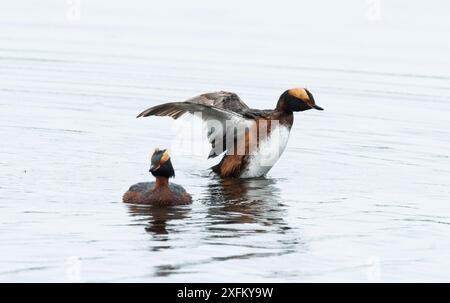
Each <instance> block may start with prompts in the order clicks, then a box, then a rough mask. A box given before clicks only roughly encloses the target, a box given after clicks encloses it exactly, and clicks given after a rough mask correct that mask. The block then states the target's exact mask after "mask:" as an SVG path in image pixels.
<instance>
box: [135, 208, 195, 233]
mask: <svg viewBox="0 0 450 303" xmlns="http://www.w3.org/2000/svg"><path fill="white" fill-rule="evenodd" d="M127 206H128V210H129V213H130V215H131V216H136V217H138V221H143V222H148V225H147V226H146V227H145V230H146V231H147V232H149V233H152V234H156V235H166V234H168V233H169V231H168V230H167V225H168V223H169V221H171V220H181V219H185V218H188V217H189V212H190V210H191V208H190V206H185V205H183V206H169V207H156V206H147V205H133V204H129V205H127Z"/></svg>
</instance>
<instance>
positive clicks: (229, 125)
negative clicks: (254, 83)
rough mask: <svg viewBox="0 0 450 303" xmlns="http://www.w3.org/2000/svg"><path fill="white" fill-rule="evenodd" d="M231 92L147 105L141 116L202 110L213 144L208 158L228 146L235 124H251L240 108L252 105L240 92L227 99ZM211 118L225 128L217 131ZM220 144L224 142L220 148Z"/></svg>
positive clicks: (244, 108)
mask: <svg viewBox="0 0 450 303" xmlns="http://www.w3.org/2000/svg"><path fill="white" fill-rule="evenodd" d="M212 94H214V95H212ZM228 94H230V93H226V92H218V93H210V94H203V95H200V96H198V97H195V98H192V99H190V100H188V101H184V102H171V103H165V104H160V105H156V106H154V107H151V108H149V109H146V110H145V111H143V112H142V113H140V114H139V115H138V116H137V117H138V118H139V117H148V116H169V117H172V118H173V119H178V118H180V117H181V116H183V115H184V114H187V113H190V114H194V113H196V112H201V113H202V119H203V120H204V121H205V122H206V128H207V137H208V141H209V142H210V143H211V146H212V147H211V151H210V153H209V156H208V158H211V157H217V156H218V155H220V154H222V153H223V152H225V150H226V146H225V143H226V142H227V141H226V138H227V136H233V137H234V136H235V128H238V129H239V128H240V127H248V126H249V125H250V124H251V123H252V120H250V119H248V118H247V117H245V116H244V115H243V114H241V113H240V111H245V110H246V109H247V108H248V107H247V105H245V104H244V103H243V102H242V101H240V99H239V97H237V95H236V94H234V95H235V96H236V97H237V98H238V99H235V98H234V97H231V99H224V98H223V96H224V95H227V96H230V95H228ZM231 94H232V93H231ZM207 95H209V97H207ZM227 100H228V101H227ZM230 100H231V101H230ZM231 108H233V109H236V111H233V110H231ZM211 120H215V121H218V122H219V123H220V124H221V127H222V132H217V131H213V129H212V123H211ZM219 145H221V146H220V149H219ZM217 150H218V151H219V152H217Z"/></svg>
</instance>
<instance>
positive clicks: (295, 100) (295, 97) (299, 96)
mask: <svg viewBox="0 0 450 303" xmlns="http://www.w3.org/2000/svg"><path fill="white" fill-rule="evenodd" d="M277 108H282V109H283V110H286V111H293V112H300V111H304V110H308V109H312V108H314V109H317V110H323V108H322V107H320V106H318V105H316V102H315V101H314V97H313V95H312V94H311V92H310V91H309V90H307V89H306V88H293V89H289V90H287V91H285V92H284V93H283V94H282V95H281V96H280V100H279V101H278V105H277Z"/></svg>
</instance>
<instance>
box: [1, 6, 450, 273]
mask: <svg viewBox="0 0 450 303" xmlns="http://www.w3.org/2000/svg"><path fill="white" fill-rule="evenodd" d="M28 2H29V1H25V0H24V1H22V0H20V1H13V2H11V3H3V4H2V5H1V7H2V9H1V10H0V16H1V18H0V20H1V21H0V23H1V26H0V42H1V44H0V108H1V110H0V139H1V142H2V144H1V147H0V171H1V174H0V208H1V214H2V215H1V220H0V243H2V244H1V246H2V248H1V250H0V281H26V282H30V281H35V282H36V281H39V282H41V281H84V282H94V281H95V282H128V281H146V282H150V281H152V282H153V281H155V282H218V281H231V282H240V281H242V282H243V281H277V282H280V281H354V282H365V281H378V280H381V281H424V280H425V281H446V282H448V281H449V271H448V268H450V261H449V258H448V252H449V251H450V240H449V234H450V203H449V202H450V187H449V185H450V184H449V180H450V177H449V176H450V164H449V163H450V162H449V150H450V123H449V114H450V85H449V83H450V73H449V70H450V68H449V67H450V61H449V57H448V54H449V53H450V45H449V42H448V39H445V38H444V37H447V36H448V32H449V30H450V24H449V21H448V16H447V11H448V7H447V6H448V4H447V3H445V2H442V1H431V2H430V1H428V2H427V3H426V4H423V3H421V2H420V1H408V2H402V1H389V2H388V1H381V5H382V6H381V11H380V13H381V14H380V16H379V18H370V16H368V15H367V13H368V7H367V5H368V4H367V3H365V2H364V1H348V3H346V4H345V5H341V4H339V5H338V4H337V3H334V2H333V1H318V2H316V1H315V2H313V3H308V4H306V3H301V2H298V1H292V2H284V1H281V2H280V1H277V2H276V3H273V4H270V5H268V4H260V3H259V2H250V1H249V2H245V3H242V1H231V2H230V1H227V2H226V3H225V2H224V3H217V2H214V3H213V2H211V1H189V2H185V1H184V2H183V1H176V2H168V3H165V4H161V3H160V4H158V5H153V4H151V3H148V2H147V1H143V0H142V1H138V0H133V1H126V2H123V3H114V4H112V3H110V1H105V0H97V1H82V6H81V15H80V20H71V17H69V18H68V17H67V11H68V9H69V8H68V6H67V4H66V3H65V2H64V1H62V2H61V1H50V0H46V1H40V3H39V5H38V6H34V7H30V4H29V3H28ZM88 2H89V3H88ZM255 7H257V10H255ZM446 7H447V9H445V8H446ZM72 19H73V18H72ZM296 86H307V87H308V88H309V89H310V90H311V91H312V92H313V94H314V96H315V99H316V101H317V103H318V104H319V105H320V106H322V107H324V108H325V111H323V112H318V111H314V112H313V111H308V112H303V113H296V115H295V122H294V127H293V130H292V133H291V137H290V141H289V143H288V146H287V149H286V151H285V153H284V154H283V156H282V157H281V159H280V160H279V162H278V163H277V164H276V165H275V167H274V168H273V169H272V170H271V171H270V173H269V174H268V176H267V177H266V178H261V179H254V180H245V181H244V180H243V181H232V180H231V181H230V180H228V181H222V180H219V179H217V178H215V177H214V176H211V175H210V174H209V172H208V167H210V166H212V165H213V164H215V163H216V161H217V160H208V161H207V160H206V156H205V155H202V154H199V153H198V152H194V151H192V150H183V149H180V148H174V149H173V150H172V155H173V156H172V162H173V165H174V167H175V170H176V178H175V180H174V182H176V183H178V184H182V185H183V186H184V187H185V188H186V189H187V190H188V191H189V192H190V193H191V194H192V195H193V199H194V202H193V204H192V205H189V206H182V207H173V208H168V209H158V208H151V207H137V206H130V205H124V204H123V203H122V202H121V195H122V194H123V192H124V191H125V190H126V189H127V188H128V187H129V186H130V185H131V184H133V183H137V182H141V181H146V180H150V179H151V176H150V175H149V173H148V166H149V157H150V154H151V153H152V150H153V149H154V148H155V147H160V148H164V147H173V146H177V142H178V140H180V139H182V138H180V136H177V135H178V134H179V131H180V127H183V125H184V124H177V123H174V122H173V121H172V120H171V119H168V118H148V119H135V116H136V115H137V114H138V113H139V112H141V111H142V110H143V109H145V108H147V107H149V106H152V105H155V104H158V103H161V102H169V101H181V100H184V99H187V98H190V97H192V96H195V95H197V94H200V93H203V92H208V91H215V90H230V91H234V92H237V93H238V94H239V95H240V96H241V98H242V99H243V100H244V101H245V102H246V103H247V104H249V105H250V106H252V107H256V108H273V107H274V106H275V103H276V100H277V98H278V96H279V95H280V94H281V93H282V92H283V91H284V90H285V89H287V88H291V87H296ZM180 125H181V126H180ZM187 129H189V128H187ZM188 141H189V140H188ZM192 142H194V145H195V146H200V147H201V146H203V147H205V146H206V147H207V144H206V142H204V141H203V142H202V141H200V139H199V138H192Z"/></svg>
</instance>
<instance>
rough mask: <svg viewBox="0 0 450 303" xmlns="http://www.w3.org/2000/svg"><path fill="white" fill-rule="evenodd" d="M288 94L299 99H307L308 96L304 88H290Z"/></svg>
mask: <svg viewBox="0 0 450 303" xmlns="http://www.w3.org/2000/svg"><path fill="white" fill-rule="evenodd" d="M288 94H289V95H291V96H292V97H295V98H297V99H300V100H304V101H308V100H309V96H308V93H307V92H306V90H305V89H304V88H292V89H290V90H288Z"/></svg>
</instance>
